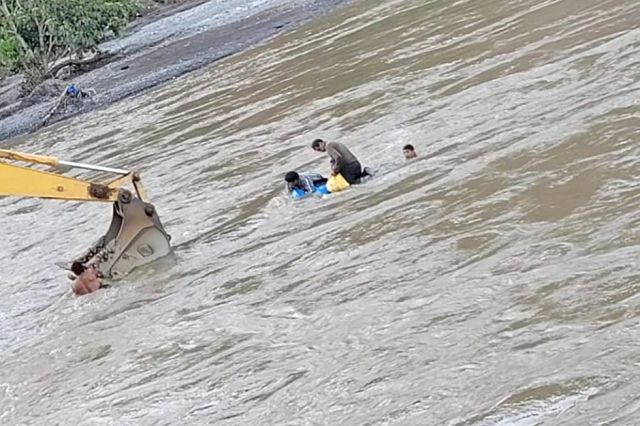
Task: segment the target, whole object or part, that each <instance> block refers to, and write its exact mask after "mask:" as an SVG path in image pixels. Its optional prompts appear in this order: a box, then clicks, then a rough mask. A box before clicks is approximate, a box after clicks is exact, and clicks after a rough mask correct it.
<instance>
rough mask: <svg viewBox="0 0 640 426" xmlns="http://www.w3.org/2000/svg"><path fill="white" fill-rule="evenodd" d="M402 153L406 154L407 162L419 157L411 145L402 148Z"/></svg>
mask: <svg viewBox="0 0 640 426" xmlns="http://www.w3.org/2000/svg"><path fill="white" fill-rule="evenodd" d="M402 153H403V154H404V158H406V159H407V160H411V159H412V158H416V157H417V156H418V153H417V152H416V149H415V148H414V147H413V145H411V144H406V145H405V146H404V147H403V148H402Z"/></svg>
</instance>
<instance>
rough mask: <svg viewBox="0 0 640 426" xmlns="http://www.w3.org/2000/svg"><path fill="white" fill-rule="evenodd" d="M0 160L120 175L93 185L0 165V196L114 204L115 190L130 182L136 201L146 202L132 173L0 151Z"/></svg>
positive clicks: (19, 167)
mask: <svg viewBox="0 0 640 426" xmlns="http://www.w3.org/2000/svg"><path fill="white" fill-rule="evenodd" d="M0 159H4V160H5V161H21V162H25V163H30V164H42V165H46V166H51V167H54V168H60V167H70V168H80V169H86V170H93V171H98V172H107V173H113V174H117V175H120V176H119V177H118V178H116V179H114V180H112V181H109V182H105V183H93V182H89V181H84V180H81V179H76V178H72V177H68V176H63V175H60V174H58V173H51V172H46V171H41V170H36V169H32V168H29V167H23V166H18V165H14V164H8V163H7V162H0V196H8V195H14V196H22V197H37V198H53V199H58V200H76V201H103V202H105V201H106V202H109V201H111V202H114V201H117V200H118V189H120V187H122V186H123V185H124V184H126V183H127V182H129V181H130V182H131V183H132V184H133V186H134V188H135V190H136V193H137V195H138V198H140V199H141V200H142V201H146V193H145V191H144V188H143V187H142V184H141V183H140V176H139V175H138V173H136V172H131V171H128V170H122V169H113V168H109V167H101V166H94V165H91V164H83V163H75V162H70V161H63V160H60V159H58V158H57V157H49V156H44V155H33V154H25V153H22V152H16V151H8V150H3V149H0Z"/></svg>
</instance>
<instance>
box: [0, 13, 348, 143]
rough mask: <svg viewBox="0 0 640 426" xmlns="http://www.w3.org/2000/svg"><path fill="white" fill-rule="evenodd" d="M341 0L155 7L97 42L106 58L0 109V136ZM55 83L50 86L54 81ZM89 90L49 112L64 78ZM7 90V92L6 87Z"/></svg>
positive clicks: (148, 83)
mask: <svg viewBox="0 0 640 426" xmlns="http://www.w3.org/2000/svg"><path fill="white" fill-rule="evenodd" d="M347 1H348V0H295V1H286V0H267V1H265V0H227V1H225V0H222V1H220V0H217V1H203V0H193V1H191V0H187V1H182V2H177V3H176V4H173V5H170V6H167V7H164V8H158V9H157V10H154V11H151V13H149V14H146V15H144V16H142V17H141V18H140V19H139V20H138V21H136V22H134V23H133V24H132V25H131V26H130V29H129V30H128V32H127V33H126V34H125V35H124V36H123V37H120V38H118V39H116V40H112V41H110V42H107V43H104V44H103V45H101V49H102V50H103V51H104V52H107V53H108V54H109V58H108V59H105V60H104V61H103V63H102V64H101V65H100V66H99V67H98V68H96V69H93V70H91V71H88V72H85V73H83V74H79V75H74V76H71V77H69V78H67V79H65V80H64V81H59V82H55V83H53V84H52V85H51V86H52V87H53V89H52V90H49V91H45V92H46V93H43V94H40V95H39V96H37V97H32V98H31V99H18V100H15V99H14V100H13V102H7V101H5V102H4V106H2V107H0V117H1V118H0V140H4V139H8V138H11V137H14V136H17V135H20V134H24V133H28V132H32V131H35V130H37V129H39V128H41V127H42V126H43V125H44V122H45V121H46V125H51V124H53V123H56V122H59V121H62V120H65V119H67V118H70V117H73V116H76V115H78V114H82V113H85V112H88V111H91V110H94V109H97V108H103V107H105V106H107V105H110V104H112V103H114V102H118V101H120V100H122V99H125V98H128V97H130V96H134V95H137V94H140V93H143V92H145V91H147V90H149V89H151V88H153V87H156V86H158V85H160V84H162V83H165V82H167V81H170V80H172V79H175V78H178V77H180V76H182V75H184V74H187V73H189V72H192V71H195V70H198V69H200V68H202V67H204V66H207V65H210V64H212V63H214V62H216V61H218V60H220V59H223V58H225V57H228V56H230V55H233V54H235V53H239V52H242V51H244V50H246V49H248V48H251V47H253V46H255V45H257V44H259V43H262V42H264V41H266V40H268V39H270V38H272V37H274V36H276V35H278V34H280V33H282V32H285V31H287V30H290V29H293V28H295V27H297V26H299V25H301V24H303V23H305V22H308V21H309V20H311V19H313V18H316V17H318V16H321V15H323V14H325V13H328V12H330V11H331V10H333V9H334V8H336V7H338V6H340V5H342V4H345V3H347ZM56 83H57V84H56ZM71 83H73V84H75V85H77V86H78V87H80V88H82V89H84V90H90V91H91V93H92V95H91V96H90V97H89V98H87V99H84V100H78V101H74V102H70V103H68V104H67V105H66V107H65V108H60V110H59V111H56V113H54V114H52V115H50V112H51V110H52V109H53V108H55V107H56V105H57V104H58V101H59V95H60V91H59V90H57V89H59V88H60V87H63V88H64V86H65V85H66V84H71ZM18 84H19V79H18V78H15V77H14V78H8V79H5V81H4V83H3V87H1V88H0V97H4V98H5V99H7V98H11V96H12V93H15V90H17V87H18ZM12 91H13V92H12Z"/></svg>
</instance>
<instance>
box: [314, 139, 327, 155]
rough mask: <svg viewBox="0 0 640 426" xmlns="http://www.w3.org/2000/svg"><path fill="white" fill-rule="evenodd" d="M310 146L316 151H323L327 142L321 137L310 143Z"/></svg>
mask: <svg viewBox="0 0 640 426" xmlns="http://www.w3.org/2000/svg"><path fill="white" fill-rule="evenodd" d="M311 148H312V149H313V150H314V151H316V152H325V151H326V150H327V143H326V142H325V141H323V140H322V139H316V140H314V141H313V142H312V143H311Z"/></svg>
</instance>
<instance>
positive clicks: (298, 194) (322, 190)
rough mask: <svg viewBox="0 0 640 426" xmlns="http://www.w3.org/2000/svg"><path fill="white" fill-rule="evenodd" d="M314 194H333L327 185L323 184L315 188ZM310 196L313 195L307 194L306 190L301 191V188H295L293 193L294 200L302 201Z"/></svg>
mask: <svg viewBox="0 0 640 426" xmlns="http://www.w3.org/2000/svg"><path fill="white" fill-rule="evenodd" d="M313 194H317V195H328V194H331V192H329V190H328V189H327V185H326V184H324V183H323V184H322V185H318V186H316V187H315V188H314V190H313ZM309 195H311V194H310V193H308V192H305V191H304V189H300V188H293V190H292V191H291V197H292V198H293V199H294V200H300V199H302V198H305V197H307V196H309Z"/></svg>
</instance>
